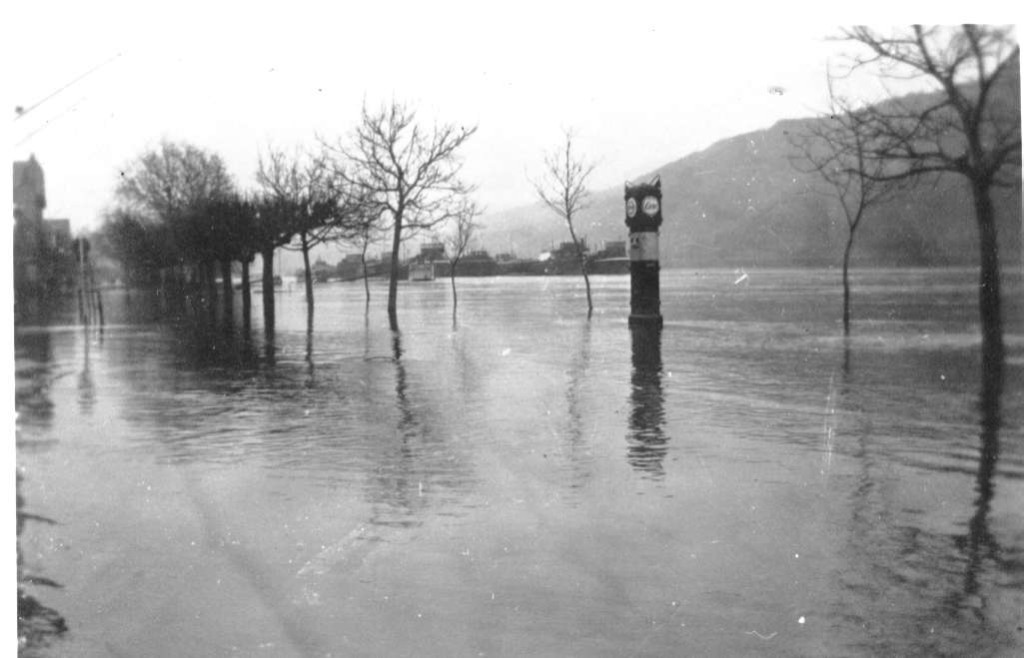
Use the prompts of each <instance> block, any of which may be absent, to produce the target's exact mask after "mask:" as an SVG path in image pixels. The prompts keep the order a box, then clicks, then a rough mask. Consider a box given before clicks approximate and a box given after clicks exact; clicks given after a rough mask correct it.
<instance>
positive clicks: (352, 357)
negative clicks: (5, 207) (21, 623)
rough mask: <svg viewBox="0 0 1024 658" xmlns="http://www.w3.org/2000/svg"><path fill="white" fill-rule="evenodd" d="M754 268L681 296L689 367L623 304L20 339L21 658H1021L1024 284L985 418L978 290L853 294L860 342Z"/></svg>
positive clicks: (444, 293)
mask: <svg viewBox="0 0 1024 658" xmlns="http://www.w3.org/2000/svg"><path fill="white" fill-rule="evenodd" d="M748 274H749V276H748V277H747V278H746V279H745V280H743V281H738V279H739V278H740V275H739V274H738V273H734V272H732V271H724V270H723V271H705V272H695V271H667V272H664V273H663V275H662V301H663V312H664V316H665V327H664V330H663V331H662V333H661V335H660V345H659V340H658V336H656V335H655V336H644V335H642V334H636V335H631V333H630V331H629V329H628V328H627V324H626V319H627V315H628V306H629V300H628V295H629V280H628V277H611V276H610V277H596V278H595V281H594V299H595V306H596V312H595V315H594V317H593V319H592V320H591V321H589V322H588V321H587V320H586V307H585V300H584V298H583V296H582V283H581V281H579V280H578V279H576V278H573V277H563V278H496V279H460V280H459V281H458V285H459V312H458V318H457V323H455V324H454V325H453V321H452V315H451V308H450V291H449V288H448V285H449V284H448V282H447V281H436V282H432V283H418V284H413V283H409V284H403V285H402V287H401V289H400V296H399V319H400V322H401V325H402V331H401V333H400V334H392V333H391V332H390V331H388V329H387V318H386V313H385V312H384V309H383V303H384V297H385V289H384V286H383V285H382V284H375V285H374V287H373V289H372V294H373V299H372V306H371V308H370V313H369V315H368V316H366V315H365V314H364V301H363V289H362V284H361V283H330V284H324V285H321V286H318V287H316V295H317V297H316V315H315V330H314V331H313V333H312V334H311V335H308V334H307V332H306V313H305V304H304V300H303V297H302V293H301V286H294V287H293V289H292V290H291V291H290V292H289V291H288V290H284V291H282V292H281V293H280V294H279V295H278V296H277V303H278V327H277V332H276V334H275V337H274V341H273V344H272V345H269V344H268V343H267V342H265V340H264V335H263V331H262V329H261V327H260V325H259V320H258V318H259V317H260V308H259V297H258V296H256V297H255V298H254V309H253V311H254V318H255V319H254V326H253V329H252V332H251V336H245V335H243V332H241V331H240V330H239V329H237V328H235V329H234V330H225V329H224V327H223V326H210V325H209V324H208V323H206V322H204V321H203V319H202V316H203V314H202V312H200V313H199V314H198V316H199V317H195V318H192V319H191V320H187V321H182V322H180V323H174V324H169V323H161V322H159V321H158V320H156V319H155V317H156V316H155V315H154V313H153V309H152V307H151V305H150V300H147V299H146V297H145V296H144V295H142V294H141V293H133V294H132V296H131V297H130V299H126V298H125V294H124V292H123V291H121V292H108V293H107V297H106V299H105V300H104V301H105V303H106V315H107V325H106V326H105V328H104V329H103V331H102V332H100V331H98V330H97V329H95V328H92V329H88V330H87V329H84V328H83V327H80V326H79V327H76V326H58V327H52V328H49V329H42V328H38V329H31V328H26V329H19V331H18V332H17V336H16V356H17V361H16V366H17V376H18V393H17V404H18V412H19V419H18V425H19V428H18V444H17V445H18V448H17V455H18V462H19V463H18V466H19V493H20V497H21V498H22V499H23V501H24V510H25V512H26V513H28V514H30V515H33V516H30V517H27V520H26V521H25V524H24V528H23V530H22V532H21V533H20V536H19V544H20V549H21V554H22V559H23V570H24V572H25V573H27V574H31V575H32V576H34V577H35V578H36V580H35V581H34V583H35V584H31V583H30V584H28V585H26V592H28V593H30V594H31V595H32V596H33V597H34V600H36V601H37V602H38V603H39V604H40V606H42V607H43V609H44V610H46V611H48V613H52V614H54V615H59V618H60V619H62V620H63V621H64V622H65V623H66V626H67V630H66V631H65V632H54V633H49V634H47V633H39V634H37V635H38V637H34V638H33V640H32V642H30V644H29V646H28V647H26V654H31V655H40V656H275V657H277V656H285V657H287V656H765V655H777V656H825V655H828V656H859V655H922V656H936V655H968V654H969V655H975V656H1002V655H1005V656H1010V655H1020V654H1022V653H1024V628H1022V626H1024V515H1022V512H1021V510H1024V440H1022V439H1024V289H1022V286H1021V281H1020V277H1019V276H1016V278H1012V279H1007V280H1006V281H1005V283H1004V285H1005V287H1006V289H1005V290H1004V298H1005V304H1006V308H1005V315H1006V320H1007V330H1006V334H1007V338H1006V340H1007V345H1008V363H1007V370H1006V377H1005V388H1004V392H1003V396H1002V406H1001V411H1000V412H999V413H998V414H997V415H995V416H994V417H993V415H992V414H989V415H988V416H986V417H983V415H982V413H981V412H980V411H979V409H980V408H981V407H980V405H979V395H980V391H981V383H980V381H981V375H980V358H979V352H980V333H979V330H978V327H977V312H976V305H975V303H976V302H975V299H976V295H975V290H976V276H975V273H974V272H971V271H938V272H937V271H868V272H856V273H855V274H854V298H853V301H854V307H853V317H854V321H855V324H854V327H853V336H852V338H851V339H850V340H849V341H844V339H843V338H842V332H841V327H840V325H839V323H838V320H839V318H840V315H841V308H840V304H841V291H840V286H839V280H838V274H836V273H835V272H829V271H810V272H809V271H768V272H764V271H753V272H750V273H748ZM235 318H236V319H235V322H236V323H239V324H240V320H238V319H237V318H238V312H237V311H236V313H235Z"/></svg>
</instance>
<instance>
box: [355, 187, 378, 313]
mask: <svg viewBox="0 0 1024 658" xmlns="http://www.w3.org/2000/svg"><path fill="white" fill-rule="evenodd" d="M358 220H359V221H358V222H357V223H356V224H355V225H354V226H353V228H352V231H351V233H350V237H349V241H350V242H354V243H355V244H356V245H357V246H358V247H359V266H360V268H361V270H362V272H363V290H364V291H365V292H366V312H367V313H369V311H370V272H369V270H368V269H367V266H366V252H368V251H369V250H370V245H371V244H373V243H374V242H375V241H376V240H377V237H378V236H377V234H378V233H379V232H380V212H379V211H378V210H376V209H374V208H373V207H372V206H369V207H367V206H364V207H363V211H362V213H361V214H360V215H359V216H358Z"/></svg>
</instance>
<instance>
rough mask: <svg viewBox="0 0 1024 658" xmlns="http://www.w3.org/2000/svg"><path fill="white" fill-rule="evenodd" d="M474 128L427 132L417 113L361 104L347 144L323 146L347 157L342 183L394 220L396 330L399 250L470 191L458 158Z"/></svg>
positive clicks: (391, 288) (391, 307)
mask: <svg viewBox="0 0 1024 658" xmlns="http://www.w3.org/2000/svg"><path fill="white" fill-rule="evenodd" d="M475 132H476V127H475V126H474V127H470V128H466V127H461V126H455V125H452V124H435V125H434V126H433V127H432V128H423V127H421V125H420V124H418V123H417V122H416V113H415V111H413V110H412V109H411V108H409V107H408V106H406V105H403V104H401V103H398V102H395V101H392V102H391V103H390V104H389V105H386V106H382V107H381V108H379V109H377V110H370V109H369V108H367V107H366V105H365V104H364V105H363V110H362V115H361V118H360V121H359V125H358V126H357V127H356V129H355V130H354V131H353V133H352V136H351V138H350V140H349V142H348V143H338V144H333V145H332V144H328V143H326V142H324V141H323V140H322V139H321V143H322V144H323V145H324V146H325V148H327V149H328V150H329V151H332V152H333V153H335V154H337V155H340V156H343V158H344V160H345V161H346V163H347V165H348V166H342V167H338V169H337V171H338V172H339V175H340V176H341V177H342V179H343V180H344V181H345V182H346V183H347V184H349V185H351V186H352V187H353V189H354V190H357V191H358V192H359V193H360V194H361V195H362V196H363V197H364V198H372V199H373V202H374V203H375V204H376V205H377V206H378V207H380V208H382V209H383V211H384V213H385V214H386V215H387V216H388V217H389V219H390V226H389V228H390V229H391V231H392V242H391V278H390V282H389V285H388V320H389V322H390V325H391V329H392V330H394V331H397V330H398V302H397V300H398V277H399V271H400V266H401V264H400V263H399V248H400V246H401V243H402V240H403V239H406V238H408V237H411V236H412V235H415V234H416V233H417V232H419V231H421V230H425V229H430V228H432V227H434V226H437V225H438V224H440V223H442V222H444V221H446V220H447V219H448V218H450V217H452V216H453V213H454V212H455V210H456V208H457V205H458V201H459V199H460V198H462V197H463V196H465V195H466V194H468V193H469V192H471V191H472V188H471V187H470V186H468V185H466V184H465V183H463V182H462V181H461V180H460V179H459V172H460V170H461V162H460V161H459V159H458V157H457V154H458V150H459V147H461V146H462V145H463V144H464V143H465V142H466V140H467V139H469V138H470V137H471V136H472V135H473V133H475Z"/></svg>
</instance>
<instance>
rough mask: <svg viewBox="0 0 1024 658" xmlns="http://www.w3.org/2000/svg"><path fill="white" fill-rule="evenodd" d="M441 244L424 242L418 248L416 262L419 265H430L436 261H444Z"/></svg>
mask: <svg viewBox="0 0 1024 658" xmlns="http://www.w3.org/2000/svg"><path fill="white" fill-rule="evenodd" d="M444 252H445V249H444V243H443V242H426V243H424V244H423V245H421V246H420V253H419V255H418V256H417V257H416V260H417V261H419V262H421V263H432V262H434V261H438V260H446V258H445V255H444Z"/></svg>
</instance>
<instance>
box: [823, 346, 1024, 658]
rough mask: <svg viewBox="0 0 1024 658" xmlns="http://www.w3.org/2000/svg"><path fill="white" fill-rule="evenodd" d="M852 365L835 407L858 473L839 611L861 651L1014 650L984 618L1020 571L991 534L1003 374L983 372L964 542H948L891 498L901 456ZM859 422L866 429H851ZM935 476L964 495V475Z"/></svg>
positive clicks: (958, 538) (955, 538)
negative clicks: (876, 422) (875, 421)
mask: <svg viewBox="0 0 1024 658" xmlns="http://www.w3.org/2000/svg"><path fill="white" fill-rule="evenodd" d="M851 360H852V359H851V355H850V346H849V345H848V344H847V345H846V348H845V350H844V356H843V367H842V380H841V384H840V387H839V401H838V402H837V406H839V407H841V408H842V409H843V411H844V412H845V416H846V420H847V421H851V424H850V425H849V426H847V427H846V428H844V433H845V434H847V435H849V434H853V433H855V434H856V443H855V444H854V445H853V446H852V453H851V456H852V457H853V458H854V459H856V461H857V463H858V467H859V473H858V475H857V480H856V486H855V487H854V490H853V495H852V499H851V503H852V510H851V511H852V519H851V520H852V524H851V528H850V530H851V532H850V538H849V541H850V548H851V553H849V554H848V555H847V557H846V562H845V565H846V568H845V569H844V571H843V573H842V574H840V579H841V580H842V582H843V586H844V589H845V590H846V592H847V595H848V597H849V598H847V597H844V598H843V599H842V600H840V602H839V603H840V605H842V607H843V609H844V611H843V613H842V615H843V616H844V617H845V618H846V619H847V620H848V621H850V622H851V623H853V624H855V625H856V626H858V627H862V628H863V629H864V631H865V633H864V635H863V637H862V638H861V639H860V641H859V642H858V644H859V645H860V646H861V648H863V649H865V650H866V651H868V652H869V653H873V654H905V653H908V652H910V653H914V654H918V653H920V654H921V655H948V654H951V653H955V654H958V653H960V651H962V650H963V648H964V647H965V646H971V647H972V651H975V652H976V654H972V655H1002V654H1000V651H1002V650H1004V649H1005V648H1006V647H1007V646H1013V645H1015V643H1017V642H1019V640H1018V639H1017V638H1014V637H1011V636H1008V635H1007V634H1006V631H1005V630H1000V629H1001V626H1000V620H997V619H992V618H990V616H991V610H990V607H992V606H990V602H991V600H992V599H993V598H999V597H1001V596H1002V593H1000V590H1002V589H1005V588H1008V587H1009V588H1011V589H1012V588H1013V587H1019V575H1020V564H1021V563H1020V560H1019V555H1018V556H1016V557H1015V556H1013V555H1007V551H1006V550H1005V549H1004V548H1003V547H1002V546H1001V545H1000V543H999V541H998V539H997V537H996V534H995V533H994V532H993V529H992V527H991V525H990V515H991V513H992V509H993V501H994V500H995V494H996V486H995V480H996V476H997V465H998V461H999V454H1000V442H999V434H1000V430H1001V428H1002V422H1003V421H1002V417H1001V394H1002V382H1001V378H1000V373H999V370H998V369H996V370H992V369H988V368H984V367H983V368H982V381H981V391H980V395H979V398H978V399H979V405H978V407H977V409H978V412H979V415H978V422H979V426H980V431H979V434H978V437H979V439H978V440H979V443H978V453H977V454H978V462H977V471H976V472H975V473H974V477H973V485H974V492H975V496H974V498H973V501H972V504H971V507H972V510H973V511H972V513H971V515H970V518H969V519H967V520H966V522H965V523H964V524H963V525H964V526H965V531H964V533H963V534H960V535H952V536H951V535H949V534H945V533H942V532H941V531H936V530H929V529H926V528H925V527H922V524H921V522H920V521H917V520H914V521H908V519H907V518H906V515H907V514H908V513H911V514H913V513H916V512H915V511H914V510H912V509H910V510H908V509H907V508H906V506H905V503H904V504H902V505H901V498H900V496H899V494H898V493H897V492H898V489H899V487H900V486H901V484H900V482H899V479H900V476H901V470H902V468H904V464H902V463H901V462H902V461H903V460H904V459H905V457H904V455H902V454H901V451H902V450H904V449H905V448H903V447H902V445H901V444H900V443H896V444H890V443H889V441H887V439H889V438H891V437H889V436H887V434H886V432H885V431H884V430H881V431H880V429H879V428H876V427H873V426H872V425H871V417H872V413H873V410H872V408H870V407H867V408H865V404H864V402H863V400H864V398H862V396H864V395H865V394H866V392H867V389H868V388H870V386H871V382H872V380H871V378H870V374H869V373H867V372H865V376H859V375H858V373H855V372H854V370H853V367H852V365H851ZM858 418H861V419H863V420H862V421H861V422H864V423H865V425H863V426H860V427H857V426H855V425H852V422H857V420H856V419H858ZM849 438H851V439H852V438H853V437H852V436H850V437H849ZM904 442H905V441H904ZM919 467H920V466H919V465H915V468H919ZM936 469H937V471H938V472H937V473H936V474H937V475H942V474H954V475H956V476H957V477H959V478H961V479H960V480H959V482H961V483H963V484H964V485H966V478H963V477H962V476H961V475H960V474H961V473H963V471H960V470H953V469H950V468H948V467H945V468H944V467H942V466H938V467H936ZM965 498H966V496H965ZM1014 577H1016V578H1017V581H1018V583H1017V584H1016V585H1014V584H1013V582H1012V581H1013V579H1014ZM993 609H999V606H994V607H993ZM1003 621H1005V620H1003ZM1018 630H1019V629H1018Z"/></svg>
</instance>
